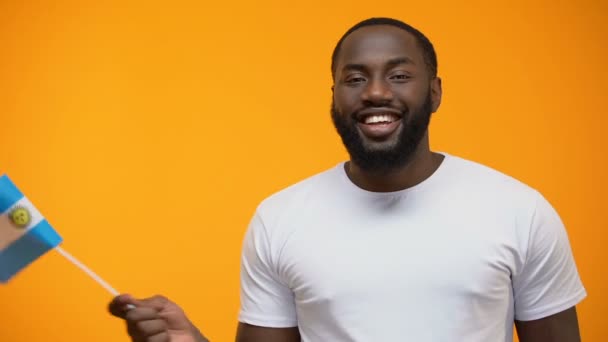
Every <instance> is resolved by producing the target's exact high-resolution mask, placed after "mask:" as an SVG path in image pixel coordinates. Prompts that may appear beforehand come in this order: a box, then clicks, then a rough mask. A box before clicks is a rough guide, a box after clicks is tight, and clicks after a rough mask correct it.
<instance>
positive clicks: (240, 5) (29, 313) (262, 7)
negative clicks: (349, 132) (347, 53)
mask: <svg viewBox="0 0 608 342" xmlns="http://www.w3.org/2000/svg"><path fill="white" fill-rule="evenodd" d="M101 3H102V2H101V1H98V2H89V3H86V2H84V1H72V2H70V1H35V2H27V1H7V0H4V1H2V2H0V44H1V45H0V46H1V50H0V115H1V121H0V173H3V172H6V173H8V174H9V176H10V177H11V178H12V179H13V180H14V181H15V182H16V183H17V184H18V185H19V187H20V188H21V189H22V190H23V191H24V192H25V193H26V194H27V195H28V197H29V198H30V200H32V202H34V203H35V204H36V205H37V207H38V208H39V209H40V210H41V211H42V212H43V213H44V214H45V215H46V216H47V218H48V219H49V221H50V222H51V223H52V224H53V225H54V227H55V228H56V229H57V230H58V231H59V232H60V234H61V235H62V236H63V237H64V239H65V243H64V244H63V247H64V248H65V249H66V250H67V251H69V252H71V253H73V254H74V255H75V256H77V257H78V258H79V259H81V260H82V261H83V262H84V263H86V264H87V265H89V266H90V267H91V268H92V269H94V270H95V271H96V272H97V273H99V274H100V275H101V276H102V277H104V278H105V279H106V280H107V281H108V282H110V283H111V284H112V285H114V286H115V287H117V288H118V289H119V290H120V291H124V292H130V293H133V294H136V295H138V296H148V295H152V294H155V293H162V294H165V295H167V296H168V297H170V298H172V299H174V300H175V301H177V302H178V303H180V304H181V305H183V307H184V308H185V310H186V311H187V312H188V313H189V315H190V316H191V318H192V319H193V321H194V322H195V323H196V324H198V325H199V326H200V327H201V328H202V330H203V331H204V332H205V333H206V334H207V335H209V336H210V337H211V338H212V339H213V340H214V341H231V340H233V338H234V328H235V326H236V314H237V310H238V302H239V298H238V293H239V292H238V287H239V282H238V273H239V254H240V247H241V241H242V237H243V233H244V231H245V229H246V226H247V223H248V222H249V219H250V217H251V215H252V213H253V211H254V209H255V207H256V206H257V204H258V203H259V202H260V201H261V200H262V199H263V198H264V197H266V196H267V195H269V194H271V193H273V192H275V191H277V190H280V189H282V188H284V187H286V186H287V185H289V184H292V183H293V182H296V181H298V180H300V179H302V178H304V177H307V176H309V175H311V174H313V173H316V172H319V171H321V170H324V169H326V168H329V167H332V166H334V165H335V164H336V163H337V162H339V161H340V160H343V159H345V158H346V153H345V152H344V149H343V147H342V145H341V142H340V140H339V139H338V137H337V134H335V132H334V129H333V127H332V125H331V121H330V117H329V103H330V96H331V93H330V86H331V78H330V72H329V64H330V63H329V62H330V54H331V51H332V49H333V47H334V44H335V43H336V42H337V40H338V38H339V37H340V36H341V35H342V33H343V32H344V31H345V30H346V29H348V28H349V27H350V26H351V25H353V24H354V23H355V22H357V21H359V20H361V19H364V18H367V17H370V16H393V17H397V18H400V19H402V20H405V21H406V22H409V23H410V24H413V25H414V26H416V27H418V28H419V29H421V30H422V31H423V32H425V33H426V34H427V35H428V36H429V37H430V38H431V40H432V41H433V42H434V44H435V46H436V49H437V52H438V55H439V73H440V75H441V76H442V78H443V85H444V99H443V104H442V107H441V109H440V110H439V112H438V113H437V114H436V116H435V117H434V120H433V123H432V126H431V140H432V145H433V147H434V148H435V149H436V150H441V151H446V152H449V153H452V154H455V155H459V156H463V157H466V158H470V159H473V160H475V161H478V162H481V163H484V164H487V165H489V166H492V167H494V168H496V169H498V170H501V171H503V172H506V173H508V174H510V175H512V176H514V177H517V178H519V179H520V180H522V181H524V182H526V183H528V184H530V185H531V186H533V187H535V188H537V189H539V190H540V191H541V192H542V193H543V194H544V195H545V196H546V197H547V198H548V199H549V200H550V201H551V203H552V204H553V205H554V206H555V207H556V208H557V210H558V211H559V212H560V214H561V216H562V219H563V220H564V222H565V223H566V225H567V228H568V231H569V234H570V239H571V243H572V247H573V249H574V253H575V257H576V261H577V264H578V267H579V271H580V273H581V276H582V278H583V281H584V283H585V285H586V287H587V290H588V292H589V297H588V299H587V300H586V301H585V302H583V304H581V305H580V306H579V317H580V323H581V327H582V333H583V338H584V340H585V341H603V337H604V336H606V334H607V332H606V331H605V326H606V324H605V322H604V321H605V318H604V317H603V316H604V309H605V307H606V305H608V299H607V294H606V281H607V278H606V275H605V271H606V265H605V260H606V258H607V257H608V251H607V248H605V243H606V235H607V233H606V230H607V229H606V228H608V227H607V225H606V220H605V219H604V217H603V214H605V213H606V212H607V211H608V206H607V205H606V200H605V199H604V198H605V196H606V193H608V181H607V180H606V175H607V174H608V168H607V161H606V148H607V147H608V144H607V142H606V136H605V134H606V133H605V129H606V127H607V123H608V121H607V119H606V117H607V115H606V110H605V109H604V108H605V107H604V106H603V104H604V101H603V100H604V98H605V93H606V90H607V89H606V86H605V84H606V83H605V82H606V80H607V79H608V68H607V67H606V64H605V61H606V59H607V57H608V55H607V53H606V52H607V48H606V38H605V37H606V36H607V35H608V25H607V24H606V20H605V18H606V16H607V14H608V5H607V3H606V2H605V1H595V2H594V1H579V0H576V1H575V0H570V1H549V0H547V1H533V2H528V1H526V2H524V1H521V2H495V3H494V4H488V3H487V2H485V1H478V2H468V3H463V2H453V1H446V0H438V1H432V2H424V1H420V2H416V3H415V2H410V1H402V0H395V1H376V2H373V3H369V2H367V1H353V0H340V1H322V2H321V1H319V2H317V3H310V2H306V3H304V2H302V3H291V4H285V3H283V2H282V1H274V2H273V1H265V2H257V1H256V2H253V1H251V2H244V1H243V2H237V3H235V2H228V1H226V2H214V3H208V4H205V3H204V2H203V1H191V2H183V1H172V2H170V3H171V5H168V4H164V3H161V2H157V3H155V2H150V1H130V2H128V4H125V3H123V2H122V1H114V2H110V1H104V2H103V4H101ZM110 299H111V296H110V295H109V294H108V293H106V292H105V291H104V290H103V289H102V288H101V287H100V286H99V285H97V284H96V283H94V282H93V281H92V280H91V279H89V278H88V277H87V276H86V275H85V274H84V273H82V272H80V271H79V270H78V269H76V268H75V267H74V266H72V265H71V264H69V263H68V262H67V261H66V260H65V259H63V258H62V257H61V256H59V255H58V254H57V253H55V252H52V253H49V254H47V255H45V256H44V257H42V258H40V259H39V260H38V261H37V262H35V263H34V264H33V265H32V266H31V267H29V268H27V269H26V270H25V271H23V272H22V273H20V274H19V276H18V277H16V278H15V279H14V280H13V281H12V282H11V283H9V284H8V285H7V286H1V287H0V301H1V304H0V322H3V323H2V324H1V326H2V328H1V329H0V341H61V342H70V341H99V342H102V341H103V342H105V341H128V339H127V335H126V333H125V332H124V328H123V326H122V323H121V322H119V321H118V320H117V319H114V318H112V317H110V316H109V315H108V314H107V313H106V304H107V302H108V301H109V300H110Z"/></svg>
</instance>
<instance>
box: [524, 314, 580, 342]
mask: <svg viewBox="0 0 608 342" xmlns="http://www.w3.org/2000/svg"><path fill="white" fill-rule="evenodd" d="M515 328H516V329H517V336H518V338H519V341H520V342H580V340H581V336H580V333H579V330H578V319H577V316H576V308H575V307H571V308H570V309H567V310H564V311H562V312H560V313H557V314H555V315H551V316H548V317H545V318H541V319H537V320H533V321H515Z"/></svg>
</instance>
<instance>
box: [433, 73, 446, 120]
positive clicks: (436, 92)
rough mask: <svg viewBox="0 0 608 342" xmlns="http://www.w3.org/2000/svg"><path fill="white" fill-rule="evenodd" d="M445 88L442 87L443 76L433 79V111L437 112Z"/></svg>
mask: <svg viewBox="0 0 608 342" xmlns="http://www.w3.org/2000/svg"><path fill="white" fill-rule="evenodd" d="M442 94H443V90H442V89H441V78H439V77H435V78H434V79H432V80H431V102H432V104H433V105H432V109H433V113H435V112H436V111H437V110H438V109H439V106H440V105H441V96H442Z"/></svg>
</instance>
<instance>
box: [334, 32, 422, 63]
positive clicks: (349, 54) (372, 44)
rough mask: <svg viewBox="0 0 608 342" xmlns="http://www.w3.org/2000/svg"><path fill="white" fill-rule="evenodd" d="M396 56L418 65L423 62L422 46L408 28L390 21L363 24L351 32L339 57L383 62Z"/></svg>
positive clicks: (353, 61) (340, 61)
mask: <svg viewBox="0 0 608 342" xmlns="http://www.w3.org/2000/svg"><path fill="white" fill-rule="evenodd" d="M397 57H409V58H410V59H412V60H413V61H414V63H415V64H416V65H420V66H422V65H423V62H424V60H423V57H422V49H421V48H420V47H419V46H418V43H417V41H416V38H415V37H414V36H413V35H412V34H411V33H409V32H407V31H405V30H403V29H400V28H398V27H394V26H390V25H374V26H366V27H362V28H360V29H358V30H356V31H354V32H353V33H351V34H350V35H349V36H348V37H346V39H344V41H343V42H342V46H341V47H340V52H339V55H338V58H337V60H336V66H337V68H338V69H339V68H340V67H341V65H344V64H350V63H356V64H377V63H379V64H382V63H383V61H384V62H385V61H388V60H390V59H393V58H397Z"/></svg>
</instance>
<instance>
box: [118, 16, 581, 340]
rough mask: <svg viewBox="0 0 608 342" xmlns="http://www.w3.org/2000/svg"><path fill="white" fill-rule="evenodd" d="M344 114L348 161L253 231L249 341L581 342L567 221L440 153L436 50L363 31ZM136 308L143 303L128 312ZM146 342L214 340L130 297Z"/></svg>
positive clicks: (264, 210) (154, 302)
mask: <svg viewBox="0 0 608 342" xmlns="http://www.w3.org/2000/svg"><path fill="white" fill-rule="evenodd" d="M332 74H333V79H334V85H333V88H332V89H333V104H332V108H331V115H332V119H333V122H334V125H335V127H336V129H337V131H338V133H339V134H340V136H341V138H342V141H343V143H344V145H345V146H346V149H347V150H348V152H349V155H350V161H349V162H346V163H341V164H339V165H338V166H336V167H334V168H332V169H330V170H327V171H325V172H323V173H320V174H318V175H315V176H313V177H311V178H309V179H306V180H304V181H302V182H300V183H298V184H295V185H293V186H291V187H289V188H287V189H285V190H283V191H281V192H279V193H277V194H274V195H273V196H271V197H269V198H267V199H266V200H265V201H263V202H262V203H261V205H260V206H259V207H258V209H257V211H256V213H255V215H254V217H253V219H252V221H251V224H250V226H249V229H248V231H247V234H246V236H245V241H244V246H243V255H242V270H241V310H240V314H239V322H240V323H239V326H238V331H237V341H239V342H262V341H264V342H273V341H276V342H278V341H281V342H291V341H294V342H295V341H467V342H468V341H472V342H476V341H479V342H487V341H493V342H494V341H512V339H513V331H512V330H513V325H515V326H516V329H517V332H518V335H519V338H520V341H522V342H531V341H534V342H558V341H560V342H562V341H563V342H572V341H579V340H580V337H579V330H578V323H577V316H576V311H575V305H576V304H577V303H579V302H580V301H581V300H582V299H583V298H584V297H585V296H586V292H585V289H584V288H583V286H582V284H581V281H580V279H579V276H578V272H577V269H576V266H575V263H574V260H573V257H572V253H571V250H570V246H569V242H568V237H567V234H566V232H565V229H564V227H563V225H562V223H561V220H560V218H559V216H558V214H557V213H556V212H555V211H554V209H553V208H552V207H551V205H550V204H549V203H548V202H547V201H546V200H545V199H544V198H543V196H542V195H541V194H539V193H538V192H537V191H535V190H533V189H531V188H530V187H528V186H526V185H524V184H522V183H520V182H518V181H517V180H514V179H512V178H510V177H508V176H506V175H503V174H501V173H499V172H497V171H494V170H492V169H489V168H487V167H485V166H482V165H479V164H476V163H473V162H470V161H466V160H464V159H461V158H458V157H456V156H452V155H449V154H447V153H436V152H432V151H430V148H429V137H428V129H427V127H428V124H429V121H430V117H431V114H432V113H434V112H436V111H437V109H438V108H439V105H440V103H441V96H442V88H441V80H440V78H439V77H437V59H436V55H435V51H434V48H433V45H432V44H431V43H430V41H429V40H428V39H427V38H426V37H425V36H424V35H423V34H422V33H420V32H419V31H417V30H416V29H414V28H412V27H410V26H408V25H407V24H405V23H402V22H400V21H397V20H393V19H387V18H373V19H369V20H366V21H363V22H361V23H359V24H357V25H355V26H354V27H353V28H351V29H350V30H349V31H348V32H347V33H346V34H345V35H344V36H343V37H342V39H341V40H340V41H339V42H338V44H337V46H336V49H335V50H334V54H333V57H332ZM127 304H131V305H133V306H135V308H134V309H128V308H126V305H127ZM110 310H111V312H112V313H113V314H114V315H116V316H119V317H123V318H125V319H126V321H127V325H128V327H129V332H130V334H131V336H132V338H133V340H134V341H138V342H139V341H146V342H158V341H171V342H195V341H196V342H199V341H205V339H204V337H202V335H201V334H200V333H199V332H198V330H197V329H196V328H195V327H194V326H193V325H192V324H191V323H190V322H189V321H188V319H187V318H186V316H185V314H184V313H183V312H182V311H181V310H180V309H179V307H178V306H177V305H176V304H174V303H172V302H170V301H169V300H168V299H164V298H162V297H154V298H149V299H145V300H136V299H134V298H132V297H130V296H126V295H125V296H119V297H117V298H116V299H115V300H114V301H113V302H112V303H111V305H110Z"/></svg>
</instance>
